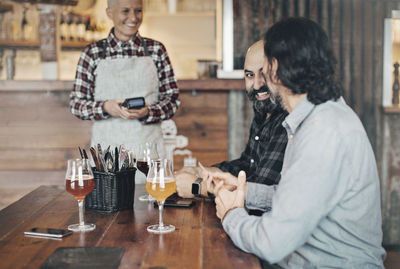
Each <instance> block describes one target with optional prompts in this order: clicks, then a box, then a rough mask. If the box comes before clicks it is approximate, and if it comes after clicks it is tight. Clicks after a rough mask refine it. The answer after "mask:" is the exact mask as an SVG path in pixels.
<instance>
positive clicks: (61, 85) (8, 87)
mask: <svg viewBox="0 0 400 269" xmlns="http://www.w3.org/2000/svg"><path fill="white" fill-rule="evenodd" d="M73 85H74V81H72V80H1V81H0V91H70V90H71V89H72V87H73ZM178 85H179V90H181V91H191V90H200V91H202V90H204V91H207V90H223V91H228V90H243V89H245V85H244V80H243V79H215V78H210V79H181V80H178Z"/></svg>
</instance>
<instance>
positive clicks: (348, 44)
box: [233, 0, 400, 150]
mask: <svg viewBox="0 0 400 269" xmlns="http://www.w3.org/2000/svg"><path fill="white" fill-rule="evenodd" d="M233 2H234V14H235V20H234V27H235V32H234V35H235V38H234V40H235V48H234V55H235V67H236V68H239V69H240V68H242V66H243V61H244V56H245V52H246V49H247V48H248V47H249V46H250V45H251V44H252V43H254V42H255V41H257V40H259V39H262V38H263V35H264V33H265V32H266V31H267V29H268V27H269V26H271V25H272V24H273V23H274V22H276V21H278V20H280V19H282V18H286V17H291V16H303V17H307V18H310V19H313V20H314V21H316V22H318V23H320V24H321V25H322V26H323V27H324V29H325V30H326V32H327V34H328V36H329V37H330V39H331V41H332V44H333V47H334V51H335V55H336V57H337V60H338V65H337V75H338V78H339V80H340V81H341V83H342V84H343V86H344V88H345V99H346V101H347V102H348V104H349V105H350V106H351V107H352V108H353V109H354V110H355V111H356V112H357V113H358V115H359V116H360V118H361V120H362V121H363V123H364V126H365V128H366V130H367V133H368V136H369V138H370V141H371V143H372V145H373V148H374V149H375V150H377V147H378V145H377V144H378V143H379V137H378V136H379V135H378V134H377V132H378V131H379V130H377V128H378V129H379V128H380V126H379V122H380V115H379V114H380V104H381V103H382V102H381V100H382V55H383V20H384V18H390V17H391V11H392V10H396V9H400V0H391V1H389V0H264V1H258V0H246V1H241V0H234V1H233Z"/></svg>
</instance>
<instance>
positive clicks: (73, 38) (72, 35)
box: [69, 13, 78, 41]
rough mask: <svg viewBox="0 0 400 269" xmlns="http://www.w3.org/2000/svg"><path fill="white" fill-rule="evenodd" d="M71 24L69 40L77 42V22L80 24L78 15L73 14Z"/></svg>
mask: <svg viewBox="0 0 400 269" xmlns="http://www.w3.org/2000/svg"><path fill="white" fill-rule="evenodd" d="M70 17H71V23H70V25H69V40H71V41H77V34H76V32H77V22H78V17H77V15H76V14H74V13H71V15H70Z"/></svg>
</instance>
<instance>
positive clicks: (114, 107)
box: [103, 99, 149, 120]
mask: <svg viewBox="0 0 400 269" xmlns="http://www.w3.org/2000/svg"><path fill="white" fill-rule="evenodd" d="M124 101H125V100H124V99H112V100H107V101H105V102H104V105H103V109H104V111H105V112H107V113H108V114H110V115H111V116H112V117H116V118H122V119H125V120H133V119H140V118H143V117H145V116H147V115H148V114H149V108H148V105H147V104H146V105H145V107H143V108H140V109H127V108H126V107H121V106H120V105H121V104H122V103H123V102H124Z"/></svg>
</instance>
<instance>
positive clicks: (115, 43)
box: [107, 27, 142, 50]
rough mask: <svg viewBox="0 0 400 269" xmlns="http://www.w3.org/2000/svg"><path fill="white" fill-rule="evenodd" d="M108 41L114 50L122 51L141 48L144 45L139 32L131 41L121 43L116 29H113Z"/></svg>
mask: <svg viewBox="0 0 400 269" xmlns="http://www.w3.org/2000/svg"><path fill="white" fill-rule="evenodd" d="M107 41H108V44H110V46H111V47H112V48H113V49H114V50H120V49H122V48H124V47H131V48H139V47H140V46H141V45H142V37H141V36H140V34H139V32H136V34H135V35H134V36H133V37H132V38H131V39H129V40H127V41H121V40H119V39H118V38H117V37H116V36H115V33H114V27H113V28H112V29H111V31H110V34H109V35H108V37H107Z"/></svg>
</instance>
